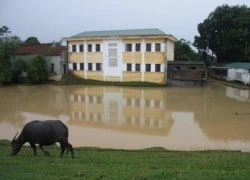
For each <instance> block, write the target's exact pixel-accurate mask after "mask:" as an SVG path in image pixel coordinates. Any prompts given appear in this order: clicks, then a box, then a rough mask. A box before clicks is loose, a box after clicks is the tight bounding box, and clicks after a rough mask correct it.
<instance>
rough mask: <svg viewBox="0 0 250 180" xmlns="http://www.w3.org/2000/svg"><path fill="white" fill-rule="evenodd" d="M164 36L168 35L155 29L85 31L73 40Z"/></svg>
mask: <svg viewBox="0 0 250 180" xmlns="http://www.w3.org/2000/svg"><path fill="white" fill-rule="evenodd" d="M150 35H153V36H160V35H161V36H162V35H166V34H165V33H164V32H162V31H161V30H159V29H157V28H154V29H130V30H129V29H128V30H112V31H84V32H82V33H80V34H76V35H74V36H72V37H71V38H81V37H107V36H150Z"/></svg>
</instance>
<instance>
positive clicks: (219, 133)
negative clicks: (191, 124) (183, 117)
mask: <svg viewBox="0 0 250 180" xmlns="http://www.w3.org/2000/svg"><path fill="white" fill-rule="evenodd" d="M207 93H208V96H209V100H208V102H207V108H206V109H205V111H203V112H198V113H196V114H195V116H196V120H197V122H198V124H199V126H200V128H201V129H202V130H203V132H204V133H205V134H206V135H207V136H208V137H209V138H212V139H216V140H224V141H229V140H241V141H249V140H250V131H249V127H250V121H249V118H250V116H249V115H248V116H247V115H235V113H236V112H250V103H245V102H240V101H238V100H235V99H230V98H228V97H227V96H226V89H225V88H223V91H221V92H219V93H218V94H217V95H216V96H213V94H209V93H211V92H207Z"/></svg>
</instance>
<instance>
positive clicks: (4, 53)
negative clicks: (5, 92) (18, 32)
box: [0, 26, 21, 84]
mask: <svg viewBox="0 0 250 180" xmlns="http://www.w3.org/2000/svg"><path fill="white" fill-rule="evenodd" d="M9 33H10V31H9V28H8V27H6V26H3V27H2V28H0V84H6V83H10V82H11V81H12V78H13V73H12V64H13V63H12V60H11V56H12V55H13V54H15V52H16V50H17V48H18V47H19V45H20V43H21V40H20V38H19V37H17V36H9Z"/></svg>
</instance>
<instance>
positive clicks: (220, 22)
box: [194, 5, 250, 62]
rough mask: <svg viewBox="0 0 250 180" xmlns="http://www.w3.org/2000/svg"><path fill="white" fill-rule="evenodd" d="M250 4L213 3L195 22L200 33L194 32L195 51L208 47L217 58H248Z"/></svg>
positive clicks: (223, 60) (228, 59)
mask: <svg viewBox="0 0 250 180" xmlns="http://www.w3.org/2000/svg"><path fill="white" fill-rule="evenodd" d="M249 31H250V8H248V7H247V6H245V5H243V6H238V5H237V6H228V5H222V6H219V7H217V8H216V9H215V10H214V11H213V12H211V13H210V14H209V16H208V17H207V18H206V19H205V20H204V21H203V22H202V23H200V24H198V32H199V34H200V36H195V41H194V46H195V47H197V48H198V50H199V52H201V53H203V54H208V53H209V51H210V50H211V51H212V53H214V54H215V55H216V57H217V61H218V62H228V61H234V60H236V61H239V60H245V61H247V60H250V59H249V55H250V53H249V52H250V51H249V50H250V48H248V46H249V45H250V32H249Z"/></svg>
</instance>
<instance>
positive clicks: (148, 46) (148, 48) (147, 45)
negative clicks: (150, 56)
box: [146, 43, 151, 52]
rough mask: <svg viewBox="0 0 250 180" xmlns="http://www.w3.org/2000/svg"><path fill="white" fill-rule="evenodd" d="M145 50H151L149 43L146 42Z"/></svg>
mask: <svg viewBox="0 0 250 180" xmlns="http://www.w3.org/2000/svg"><path fill="white" fill-rule="evenodd" d="M146 51H147V52H151V43H147V44H146Z"/></svg>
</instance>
